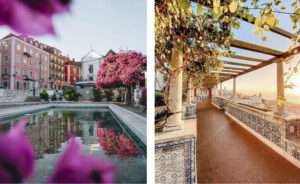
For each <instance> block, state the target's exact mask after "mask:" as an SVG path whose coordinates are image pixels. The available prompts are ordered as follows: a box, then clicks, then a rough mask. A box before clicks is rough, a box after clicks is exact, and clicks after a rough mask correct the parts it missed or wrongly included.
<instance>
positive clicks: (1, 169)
mask: <svg viewBox="0 0 300 184" xmlns="http://www.w3.org/2000/svg"><path fill="white" fill-rule="evenodd" d="M26 123H27V119H23V120H21V121H20V122H19V123H18V124H17V125H16V126H15V127H13V128H12V129H11V130H10V131H9V132H7V133H6V134H1V135H0V148H1V151H0V182H7V183H14V182H21V181H23V180H24V179H25V180H28V179H30V178H31V176H32V175H33V173H34V152H33V149H32V147H31V145H30V142H29V140H28V138H27V137H26V135H25V133H24V127H25V125H26Z"/></svg>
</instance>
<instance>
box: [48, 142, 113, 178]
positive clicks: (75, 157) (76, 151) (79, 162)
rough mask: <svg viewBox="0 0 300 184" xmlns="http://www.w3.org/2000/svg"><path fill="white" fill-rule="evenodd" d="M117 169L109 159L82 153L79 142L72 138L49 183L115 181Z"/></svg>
mask: <svg viewBox="0 0 300 184" xmlns="http://www.w3.org/2000/svg"><path fill="white" fill-rule="evenodd" d="M117 170H118V167H117V166H115V165H114V164H112V163H110V162H109V161H107V160H104V159H100V158H97V157H94V156H89V155H84V154H82V153H80V145H79V143H78V142H77V141H76V140H75V139H74V138H71V139H70V143H69V145H68V147H67V148H66V150H65V151H64V153H63V154H62V155H61V156H60V158H59V160H58V163H57V165H56V167H55V170H54V173H53V174H52V176H50V178H49V179H48V181H47V183H113V182H114V174H115V172H116V171H117Z"/></svg>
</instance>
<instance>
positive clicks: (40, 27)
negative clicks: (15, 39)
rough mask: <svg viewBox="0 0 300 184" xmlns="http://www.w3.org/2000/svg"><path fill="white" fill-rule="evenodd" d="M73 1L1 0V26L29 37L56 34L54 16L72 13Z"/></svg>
mask: <svg viewBox="0 0 300 184" xmlns="http://www.w3.org/2000/svg"><path fill="white" fill-rule="evenodd" d="M70 2H71V0H13V1H12V0H9V1H8V0H0V25H7V26H9V27H11V28H12V29H13V30H14V31H16V32H18V33H23V34H28V35H42V34H55V31H54V26H53V22H52V16H53V15H54V14H56V13H62V12H66V11H70Z"/></svg>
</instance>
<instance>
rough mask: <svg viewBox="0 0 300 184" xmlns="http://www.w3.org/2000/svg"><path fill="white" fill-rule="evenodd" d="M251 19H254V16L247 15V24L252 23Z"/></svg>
mask: <svg viewBox="0 0 300 184" xmlns="http://www.w3.org/2000/svg"><path fill="white" fill-rule="evenodd" d="M253 19H254V16H253V14H252V13H251V14H248V22H250V23H251V22H252V21H253Z"/></svg>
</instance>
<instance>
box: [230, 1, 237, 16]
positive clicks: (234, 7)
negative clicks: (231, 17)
mask: <svg viewBox="0 0 300 184" xmlns="http://www.w3.org/2000/svg"><path fill="white" fill-rule="evenodd" d="M237 7H238V4H237V2H236V0H233V1H231V3H230V4H229V10H230V12H231V13H234V12H235V11H236V9H237Z"/></svg>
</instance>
